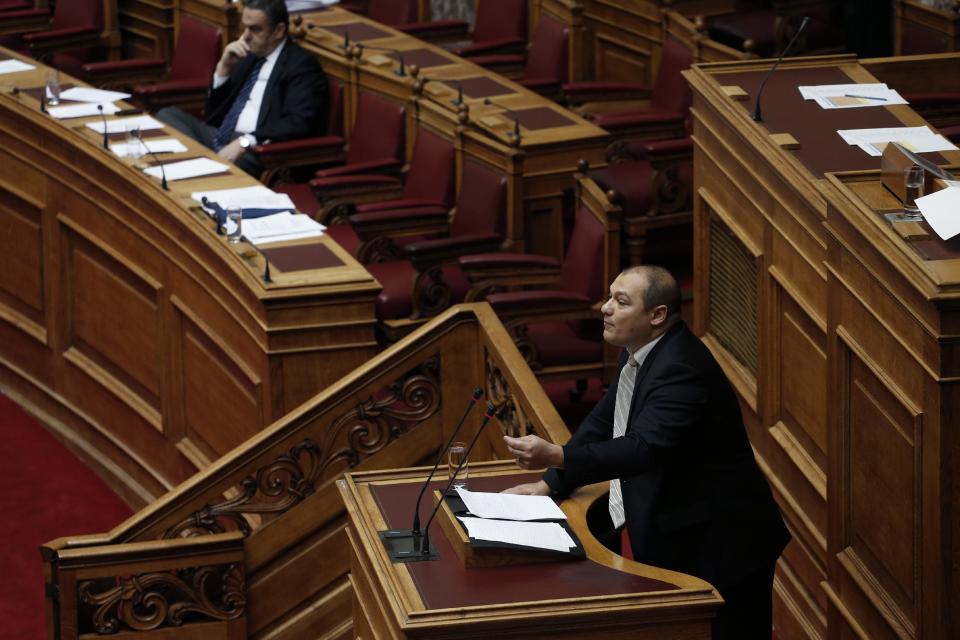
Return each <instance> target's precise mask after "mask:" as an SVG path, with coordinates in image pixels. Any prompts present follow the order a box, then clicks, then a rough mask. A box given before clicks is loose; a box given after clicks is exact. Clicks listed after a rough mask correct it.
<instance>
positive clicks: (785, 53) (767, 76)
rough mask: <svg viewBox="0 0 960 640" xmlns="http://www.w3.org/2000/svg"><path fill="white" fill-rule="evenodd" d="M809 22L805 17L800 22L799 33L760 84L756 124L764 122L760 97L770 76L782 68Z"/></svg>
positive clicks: (755, 109) (756, 101) (754, 105)
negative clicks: (784, 60) (781, 64)
mask: <svg viewBox="0 0 960 640" xmlns="http://www.w3.org/2000/svg"><path fill="white" fill-rule="evenodd" d="M808 22H810V17H809V16H804V17H803V20H801V21H800V28H799V29H797V32H796V33H795V34H793V37H792V38H790V42H788V43H787V46H786V47H784V48H783V52H782V53H781V54H780V57H779V58H777V61H776V62H774V63H773V66H772V67H770V70H769V71H767V75H765V76H764V77H763V81H762V82H760V88H759V89H758V90H757V98H756V100H755V101H754V103H753V120H754V122H763V116H762V115H761V112H760V96H761V95H763V88H764V87H766V86H767V80H769V79H770V76H772V75H773V72H774V71H775V70H776V69H777V67H779V66H780V63H781V62H783V59H784V58H785V57H786V56H787V53H788V52H789V51H790V48H791V47H793V43H794V42H796V41H797V38H799V37H800V34H801V33H803V30H804V29H805V28H806V27H807V23H808Z"/></svg>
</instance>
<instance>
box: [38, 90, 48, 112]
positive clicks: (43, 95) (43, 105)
mask: <svg viewBox="0 0 960 640" xmlns="http://www.w3.org/2000/svg"><path fill="white" fill-rule="evenodd" d="M46 112H47V88H46V87H43V88H41V89H40V113H46Z"/></svg>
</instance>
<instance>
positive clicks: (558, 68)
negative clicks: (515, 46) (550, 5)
mask: <svg viewBox="0 0 960 640" xmlns="http://www.w3.org/2000/svg"><path fill="white" fill-rule="evenodd" d="M569 35H570V29H569V28H567V25H565V24H563V23H561V22H559V21H557V20H554V19H553V18H551V17H549V16H547V15H542V16H540V21H539V22H538V23H537V26H536V27H534V28H533V34H532V35H531V36H530V50H529V51H528V52H527V66H526V68H525V69H524V78H525V79H528V80H529V79H532V78H551V79H556V81H557V82H566V81H567V56H568V54H569V51H568V47H569V45H568V36H569Z"/></svg>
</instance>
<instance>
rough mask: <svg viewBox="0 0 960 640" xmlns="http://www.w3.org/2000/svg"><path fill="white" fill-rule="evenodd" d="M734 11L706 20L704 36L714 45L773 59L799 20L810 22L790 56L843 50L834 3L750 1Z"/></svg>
mask: <svg viewBox="0 0 960 640" xmlns="http://www.w3.org/2000/svg"><path fill="white" fill-rule="evenodd" d="M738 4H739V5H740V6H739V7H738V10H737V11H735V12H732V13H724V14H720V15H714V16H710V17H707V18H706V19H705V20H704V24H705V27H706V31H707V33H709V34H710V37H711V38H713V39H715V40H717V41H718V42H720V43H722V44H725V45H727V46H730V47H733V48H734V49H740V50H741V51H745V52H748V53H753V54H756V55H757V56H759V57H761V58H772V57H776V56H777V55H779V54H780V52H782V51H783V49H784V47H785V46H786V45H787V43H788V42H789V41H790V39H791V38H792V37H793V35H794V33H796V30H797V28H798V26H799V22H800V20H801V18H802V17H809V18H810V22H809V23H808V24H807V27H806V30H805V32H804V34H803V36H802V37H801V38H800V40H799V41H798V42H797V44H796V45H795V46H794V47H795V48H794V51H793V52H792V55H794V56H797V55H817V54H823V53H832V52H837V51H843V50H844V48H845V45H844V33H843V30H842V28H841V27H840V26H839V25H840V24H841V22H840V15H839V13H838V7H837V6H834V5H835V3H830V2H817V1H814V2H811V1H810V0H751V1H748V2H740V3H738Z"/></svg>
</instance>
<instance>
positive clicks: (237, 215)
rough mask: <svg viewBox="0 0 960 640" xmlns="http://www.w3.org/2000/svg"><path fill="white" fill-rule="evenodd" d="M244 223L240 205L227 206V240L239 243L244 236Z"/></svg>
mask: <svg viewBox="0 0 960 640" xmlns="http://www.w3.org/2000/svg"><path fill="white" fill-rule="evenodd" d="M242 224H243V210H242V209H241V208H240V207H227V216H226V225H225V226H226V229H227V242H229V243H230V244H237V243H238V242H240V238H241V237H242V236H243V231H242V230H241V225H242Z"/></svg>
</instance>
